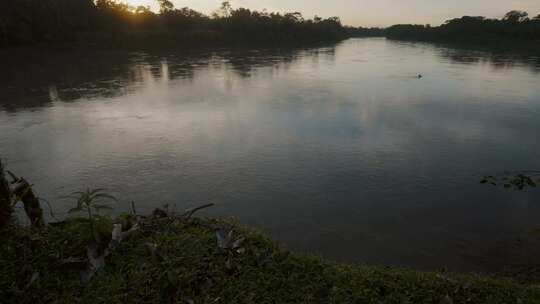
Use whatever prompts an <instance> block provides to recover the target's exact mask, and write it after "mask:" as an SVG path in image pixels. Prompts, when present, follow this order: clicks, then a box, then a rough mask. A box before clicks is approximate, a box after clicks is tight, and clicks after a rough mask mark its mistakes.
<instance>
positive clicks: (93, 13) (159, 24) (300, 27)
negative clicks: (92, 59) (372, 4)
mask: <svg viewBox="0 0 540 304" xmlns="http://www.w3.org/2000/svg"><path fill="white" fill-rule="evenodd" d="M2 2H3V3H2V10H0V46H17V45H38V44H69V45H72V44H83V45H89V44H98V45H133V44H138V45H147V46H149V45H156V44H164V43H166V44H173V43H174V44H180V45H193V44H195V45H198V44H220V43H246V42H249V43H280V42H305V41H329V40H338V39H341V38H345V37H346V36H347V35H355V36H357V35H364V34H365V35H367V34H368V33H367V32H369V31H367V30H365V29H356V28H345V27H343V26H342V24H341V22H340V20H339V18H338V17H331V18H327V19H322V18H319V17H315V18H313V19H304V17H303V16H302V14H301V13H298V12H293V13H285V14H280V13H267V12H265V11H263V12H259V11H252V10H249V9H245V8H238V9H233V8H232V7H231V5H230V4H229V2H223V4H222V6H221V8H220V9H219V10H217V11H216V12H215V13H214V14H212V16H207V15H205V14H202V13H200V12H197V11H194V10H192V9H190V8H187V7H184V8H180V9H176V8H174V6H173V4H172V3H171V2H170V1H168V0H158V1H157V2H158V3H159V4H160V7H161V9H160V11H159V13H154V12H152V11H151V10H150V9H149V8H148V7H142V6H139V7H131V6H129V5H127V4H124V3H121V2H120V1H116V0H96V1H94V0H3V1H2Z"/></svg>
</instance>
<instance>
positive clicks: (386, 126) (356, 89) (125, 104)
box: [0, 38, 540, 271]
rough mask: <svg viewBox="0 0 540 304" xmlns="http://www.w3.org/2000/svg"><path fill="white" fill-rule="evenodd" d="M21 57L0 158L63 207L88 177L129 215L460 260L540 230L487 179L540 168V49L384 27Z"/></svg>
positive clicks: (308, 245)
mask: <svg viewBox="0 0 540 304" xmlns="http://www.w3.org/2000/svg"><path fill="white" fill-rule="evenodd" d="M9 55H10V56H8V55H7V54H2V56H1V57H2V58H3V59H2V66H3V69H2V72H1V74H0V86H1V89H0V155H1V156H2V158H4V159H5V160H6V162H7V164H8V166H9V169H10V170H12V171H14V172H17V173H18V174H20V175H23V176H24V177H26V178H27V179H28V180H29V181H31V183H33V184H35V190H36V192H37V193H38V194H39V195H40V196H42V197H44V198H47V199H48V200H50V201H52V202H53V207H54V209H55V211H56V213H57V214H58V215H60V216H65V211H66V210H67V209H68V207H69V206H70V204H71V203H70V202H66V201H62V200H59V199H58V197H59V196H60V195H62V194H67V193H70V192H72V191H75V190H79V189H81V188H85V187H99V188H101V187H104V188H107V189H109V190H110V192H111V193H113V194H115V195H116V196H117V197H119V198H121V202H120V203H119V204H118V206H117V208H116V211H117V212H121V211H125V210H128V209H129V205H130V202H131V201H135V203H136V205H137V209H138V211H139V212H140V213H149V212H151V210H153V209H154V208H156V207H161V206H163V205H164V204H169V206H174V205H176V208H177V209H178V210H183V209H185V208H187V207H191V206H194V205H199V204H203V203H207V202H215V203H217V204H218V206H217V207H216V208H214V209H212V210H211V211H210V212H209V214H211V215H218V216H234V217H237V218H239V220H240V221H241V222H242V223H245V224H250V225H254V226H256V227H259V228H261V230H263V231H265V232H267V233H268V234H269V235H270V236H271V237H272V238H273V239H275V240H277V241H279V242H281V243H283V244H284V245H285V246H286V247H288V248H290V249H294V250H299V251H305V252H311V253H318V254H321V255H323V256H325V257H329V258H332V259H335V260H345V261H355V262H366V263H377V264H389V265H400V266H411V267H418V268H422V269H434V268H440V267H443V266H447V267H448V268H449V269H452V270H456V271H459V270H467V271H483V270H485V269H487V268H489V267H491V266H492V265H491V264H493V260H494V258H493V256H494V255H495V256H496V258H497V259H498V260H497V261H500V262H501V263H502V262H504V259H507V258H508V259H509V258H510V253H508V252H507V251H510V249H509V248H510V246H507V244H510V243H512V242H513V241H514V240H516V239H518V238H520V237H523V235H526V234H527V232H528V231H529V230H530V229H532V228H537V227H538V226H540V222H539V221H538V218H539V216H540V195H539V194H540V193H539V192H538V191H529V192H523V193H518V192H509V191H504V190H502V189H496V188H491V187H486V186H482V185H480V184H479V181H480V179H481V177H482V176H484V175H490V174H498V173H502V172H504V171H505V170H524V169H539V168H540V140H539V137H538V130H540V58H539V57H535V56H530V55H521V54H509V53H502V54H501V53H494V52H490V53H487V52H483V51H471V50H464V49H455V48H447V47H442V46H437V45H432V44H424V43H404V42H396V41H390V40H385V39H382V38H374V39H350V40H347V41H344V42H342V43H339V44H337V45H330V46H323V47H314V48H308V49H265V50H246V49H243V50H227V49H224V50H219V51H213V52H203V53H201V52H187V51H184V52H180V51H167V52H165V51H164V52H155V51H154V52H133V53H128V52H92V53H90V52H88V53H84V52H67V51H63V52H29V53H20V54H9ZM7 58H9V59H7ZM419 74H421V75H422V76H423V77H422V78H420V79H419V78H418V75H419ZM501 248H502V249H501ZM486 259H487V260H486Z"/></svg>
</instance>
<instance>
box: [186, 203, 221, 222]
mask: <svg viewBox="0 0 540 304" xmlns="http://www.w3.org/2000/svg"><path fill="white" fill-rule="evenodd" d="M213 206H214V204H212V203H211V204H206V205H202V206H200V207H196V208H191V209H187V210H186V213H184V214H183V215H182V216H184V217H186V218H188V219H189V218H191V216H192V215H193V214H194V213H195V212H197V211H199V210H202V209H206V208H209V207H213Z"/></svg>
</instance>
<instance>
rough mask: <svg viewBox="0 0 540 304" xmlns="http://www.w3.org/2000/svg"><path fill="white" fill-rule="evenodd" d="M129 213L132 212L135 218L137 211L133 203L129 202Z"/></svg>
mask: <svg viewBox="0 0 540 304" xmlns="http://www.w3.org/2000/svg"><path fill="white" fill-rule="evenodd" d="M131 212H133V215H134V216H137V210H136V209H135V202H134V201H131Z"/></svg>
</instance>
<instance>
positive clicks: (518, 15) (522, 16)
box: [503, 10, 529, 23]
mask: <svg viewBox="0 0 540 304" xmlns="http://www.w3.org/2000/svg"><path fill="white" fill-rule="evenodd" d="M528 17H529V14H528V13H527V12H525V11H516V10H514V11H510V12H508V13H506V15H505V16H504V18H503V20H504V21H508V22H512V23H519V22H523V21H527V20H528V19H529V18H528Z"/></svg>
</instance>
